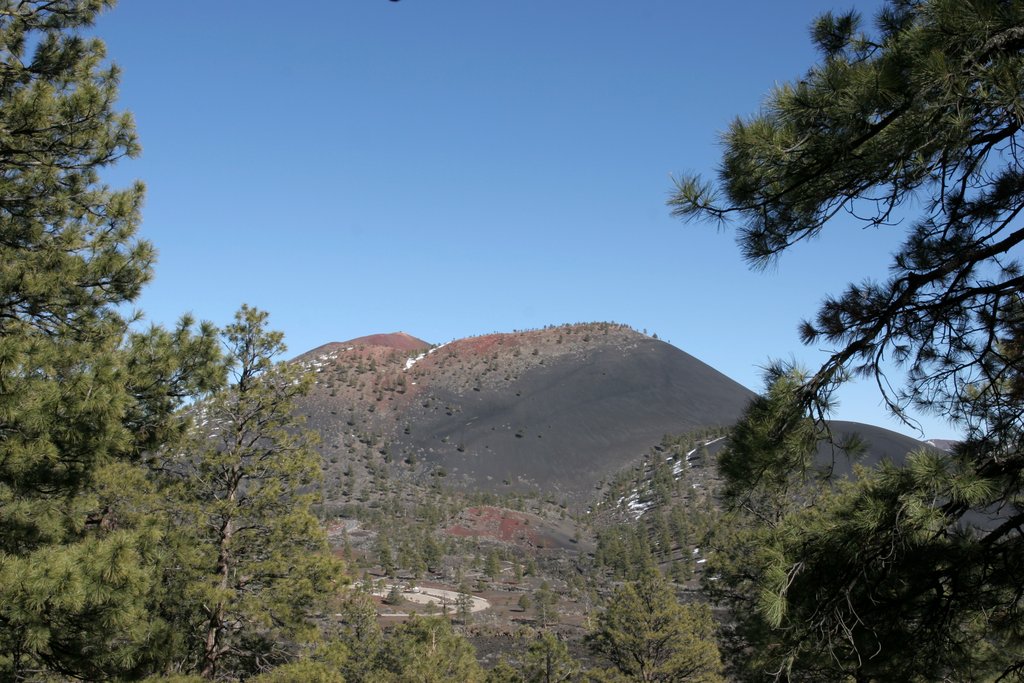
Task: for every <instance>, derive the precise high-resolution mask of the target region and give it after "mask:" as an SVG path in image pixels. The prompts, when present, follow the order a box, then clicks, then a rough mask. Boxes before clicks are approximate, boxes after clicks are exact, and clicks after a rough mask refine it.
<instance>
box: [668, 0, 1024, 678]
mask: <svg viewBox="0 0 1024 683" xmlns="http://www.w3.org/2000/svg"><path fill="white" fill-rule="evenodd" d="M1022 27H1024V2H1021V1H1020V0H976V1H973V2H961V1H959V0H922V1H921V2H907V1H905V0H890V1H889V2H887V3H886V4H885V6H884V7H883V8H882V9H881V11H880V12H879V14H878V16H877V20H876V29H875V31H874V32H873V33H871V32H869V31H865V30H863V29H862V22H861V18H860V16H859V15H858V14H857V13H856V12H847V13H843V14H838V15H836V14H827V15H825V16H823V17H822V18H820V19H819V20H818V21H817V22H816V23H815V24H814V26H813V29H812V36H813V39H814V42H815V44H816V46H817V47H818V49H819V50H820V52H821V54H822V60H821V62H820V63H819V64H818V65H816V66H814V67H813V68H811V69H810V70H809V71H808V72H807V74H806V75H805V76H804V77H803V78H802V79H800V80H799V81H798V82H795V83H789V84H784V85H781V86H779V87H777V88H776V89H775V90H774V91H773V92H772V94H771V95H770V97H769V99H768V101H767V104H766V105H765V107H764V108H763V111H762V113H761V114H759V115H757V116H755V117H752V118H750V119H746V120H737V121H736V122H735V123H733V124H732V126H731V127H730V129H729V132H728V134H727V135H726V136H725V141H724V144H725V153H724V157H723V162H722V167H721V168H722V170H721V175H720V182H719V183H718V185H717V186H716V185H715V184H712V183H708V182H705V181H702V180H700V179H699V178H687V179H684V180H683V181H682V182H681V183H680V184H679V188H678V194H677V195H676V196H675V197H674V199H673V200H672V203H673V205H674V206H675V210H676V212H677V213H678V214H679V215H682V216H699V217H704V218H711V219H712V220H715V221H719V222H729V221H732V220H736V221H737V222H739V244H740V248H741V249H742V251H743V253H744V255H745V256H746V257H747V258H748V259H749V260H750V261H751V262H752V263H753V264H754V265H755V266H758V267H761V266H764V265H767V264H769V263H772V262H773V261H774V260H775V259H776V258H777V257H778V256H779V255H780V254H782V253H783V252H784V251H786V250H787V249H789V248H790V247H792V246H793V245H795V244H796V243H797V242H800V241H801V240H805V239H809V238H812V237H814V236H815V235H817V234H819V233H820V232H821V231H822V230H825V229H827V228H828V225H829V223H830V221H831V219H832V218H833V217H835V216H837V215H840V214H843V215H846V216H847V218H848V220H852V221H859V222H860V223H861V224H862V225H863V226H864V227H866V228H872V229H879V230H893V229H902V230H904V232H905V241H904V243H903V245H902V247H901V248H900V249H898V250H897V251H896V253H894V254H893V255H892V258H891V262H890V276H889V277H888V279H886V280H884V281H864V282H861V283H857V284H853V285H850V286H849V287H848V289H847V290H846V291H845V292H843V293H842V294H840V295H837V296H831V297H828V298H826V299H825V301H824V303H823V304H822V306H821V308H820V309H819V311H818V314H817V316H816V317H815V319H814V320H813V321H809V322H806V323H804V324H803V326H802V328H801V332H802V336H803V339H804V341H805V342H806V343H808V344H814V345H821V344H823V343H827V344H830V345H832V347H833V351H832V354H831V356H830V358H829V359H828V360H827V361H826V362H825V363H824V365H823V366H822V367H821V368H819V369H818V370H816V371H814V372H812V373H807V374H802V373H800V372H797V371H794V370H793V369H792V368H787V367H785V366H781V365H777V366H775V367H773V368H771V369H770V370H769V372H768V391H767V392H766V395H765V396H764V397H763V398H762V399H760V400H758V401H756V402H755V403H754V404H753V405H752V406H751V408H750V410H749V411H748V413H747V415H746V417H745V418H744V419H743V420H742V421H741V422H740V424H739V426H738V427H737V428H736V430H735V431H734V433H733V438H732V440H731V441H732V443H731V447H730V454H729V455H728V456H726V457H725V458H724V459H723V461H722V472H723V474H724V475H725V478H726V485H727V489H728V493H729V496H730V500H731V501H732V502H733V503H734V504H735V507H736V508H737V509H745V510H747V511H748V512H749V513H750V514H749V516H748V517H747V518H746V519H745V520H744V521H743V522H742V524H744V525H745V528H746V529H747V530H748V531H749V535H748V536H746V537H745V539H744V540H743V543H742V545H743V546H744V547H746V548H747V549H748V553H747V555H746V564H745V566H744V567H742V568H739V569H738V571H736V572H735V573H732V574H731V576H725V577H723V578H727V579H730V578H731V580H730V581H729V582H728V583H730V584H731V586H732V587H733V588H734V590H735V592H734V597H735V598H737V599H741V600H745V604H746V609H743V610H741V611H739V612H738V615H740V616H743V617H744V618H746V617H747V616H749V617H750V619H749V620H748V621H749V623H748V624H747V626H748V628H747V629H746V632H747V633H749V634H760V635H759V636H757V637H758V638H759V640H758V642H757V643H756V645H757V646H758V647H756V648H754V649H755V651H756V652H757V653H759V654H760V655H761V657H760V660H761V661H759V662H758V663H757V668H756V669H755V670H754V672H753V675H754V676H758V675H760V676H763V675H764V674H765V672H766V671H767V672H770V673H774V674H775V675H776V676H777V677H779V678H790V679H800V678H801V677H810V678H815V677H817V678H816V679H821V678H832V679H838V678H840V677H842V676H852V677H855V678H856V679H857V680H872V679H873V680H939V679H942V680H988V679H992V678H997V677H1000V676H1001V677H1004V678H1006V677H1010V676H1019V675H1021V673H1024V647H1022V645H1021V640H1020V633H1021V632H1022V630H1024V611H1022V607H1024V604H1022V601H1021V600H1022V598H1021V595H1022V593H1021V586H1024V572H1022V568H1024V561H1022V560H1024V533H1022V529H1024V526H1022V524H1021V522H1022V521H1024V517H1022V513H1021V512H1020V499H1021V497H1022V495H1024V486H1022V482H1024V479H1022V477H1021V473H1022V472H1024V453H1022V449H1021V443H1022V437H1024V391H1022V386H1024V383H1022V381H1021V378H1022V376H1024V372H1022V371H1024V356H1022V354H1021V344H1020V340H1021V336H1022V335H1021V330H1022V320H1024V316H1022V309H1024V306H1022V303H1021V296H1022V293H1024V275H1022V273H1024V269H1022V265H1021V262H1020V255H1021V244H1022V243H1024V222H1022V212H1024V157H1022V156H1021V152H1022V149H1024V147H1022V143H1024V133H1022V125H1024V107H1022V102H1024V29H1022ZM843 227H844V228H845V227H847V226H843ZM894 366H896V367H900V368H902V369H903V370H905V374H904V377H903V381H901V382H897V381H895V378H894V377H891V376H890V377H887V376H886V372H887V369H891V368H892V367H894ZM890 374H891V373H890ZM851 376H861V377H869V378H872V379H874V380H876V381H877V383H878V386H879V387H880V389H881V390H882V396H883V398H884V400H885V401H886V403H887V404H888V405H889V407H890V408H891V409H892V411H893V412H894V413H895V414H896V415H898V416H901V417H904V418H905V419H909V418H907V416H906V410H907V409H908V408H911V407H915V408H918V409H923V410H926V411H931V412H933V413H935V414H937V415H940V416H943V417H945V418H947V419H949V420H950V422H951V423H952V424H953V425H954V426H955V427H956V428H957V429H959V430H961V433H962V434H964V436H965V437H966V438H965V440H964V442H963V443H962V444H960V446H959V447H958V448H957V450H956V452H955V453H954V454H952V455H949V456H946V455H936V454H934V453H919V454H916V455H913V456H912V457H910V458H909V459H908V460H907V461H906V462H905V463H903V464H900V465H893V464H886V465H883V466H880V467H879V468H877V470H875V471H872V472H864V473H862V477H861V479H860V481H858V482H857V483H855V484H849V485H844V486H842V487H840V488H839V489H838V490H836V491H835V492H834V493H833V494H831V495H830V494H827V493H819V492H817V491H816V487H815V486H814V482H813V480H812V478H809V477H807V476H805V475H807V474H808V473H813V472H814V468H813V467H812V458H813V454H814V453H815V450H816V446H817V444H818V443H819V442H820V441H821V440H822V439H825V438H828V436H829V435H828V433H827V425H826V423H824V421H823V418H824V417H826V416H827V414H828V411H829V407H830V405H831V395H832V392H833V390H834V389H835V388H836V387H837V386H838V385H840V384H842V383H843V382H845V381H846V380H847V379H848V378H849V377H851ZM794 492H795V493H797V494H798V495H797V496H796V497H794V496H792V495H790V494H791V493H794ZM755 608H756V609H755Z"/></svg>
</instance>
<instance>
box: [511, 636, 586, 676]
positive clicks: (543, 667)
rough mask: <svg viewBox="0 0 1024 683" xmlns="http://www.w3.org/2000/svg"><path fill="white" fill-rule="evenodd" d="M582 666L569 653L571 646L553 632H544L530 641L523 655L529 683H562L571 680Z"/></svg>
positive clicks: (524, 668) (524, 669) (523, 671)
mask: <svg viewBox="0 0 1024 683" xmlns="http://www.w3.org/2000/svg"><path fill="white" fill-rule="evenodd" d="M579 670H580V666H579V664H578V663H577V662H576V660H575V659H573V658H572V656H571V655H570V654H569V648H567V647H566V645H565V643H564V642H562V641H561V640H560V639H559V638H557V637H556V636H555V635H554V634H553V633H549V632H544V633H541V634H540V637H539V638H537V639H536V640H535V641H533V642H532V643H530V646H529V647H528V648H527V650H526V656H525V657H523V663H522V675H523V680H524V681H526V682H527V683H560V682H561V681H571V680H573V679H574V678H575V677H576V675H577V674H578V673H579Z"/></svg>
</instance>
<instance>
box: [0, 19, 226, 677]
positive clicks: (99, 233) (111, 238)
mask: <svg viewBox="0 0 1024 683" xmlns="http://www.w3.org/2000/svg"><path fill="white" fill-rule="evenodd" d="M111 4H112V2H107V1H102V0H92V1H90V2H81V1H72V0H56V1H46V2H43V1H42V0H38V1H33V0H26V1H19V2H13V0H0V44H2V45H3V46H4V49H3V51H2V52H0V130H2V131H3V133H2V135H0V678H3V679H5V680H19V679H22V678H24V677H25V676H26V675H27V672H30V671H31V672H35V675H45V673H44V672H47V671H49V672H57V673H59V674H61V675H65V676H73V677H79V678H86V679H93V680H96V679H103V678H107V677H110V676H118V675H138V673H139V672H142V671H145V670H146V667H148V666H153V665H154V664H153V660H152V657H159V656H160V655H159V650H160V645H161V644H162V643H163V641H164V639H165V637H167V635H168V630H167V624H166V622H165V621H163V619H162V618H161V617H160V616H159V614H158V610H157V609H156V605H155V604H154V599H155V596H159V595H160V594H161V590H160V585H161V576H162V572H161V567H160V563H161V560H162V558H163V557H164V553H163V549H162V533H163V532H162V529H161V526H160V525H159V524H154V523H151V522H150V521H147V520H146V519H143V518H142V517H140V516H138V515H136V514H135V513H134V512H133V511H132V510H127V509H119V508H118V507H117V505H116V503H117V501H115V500H113V498H111V497H110V496H107V495H106V494H105V493H104V491H107V492H109V491H110V489H109V487H108V486H106V484H107V483H109V482H110V481H111V478H112V477H113V476H115V475H121V474H123V475H124V476H126V477H128V478H129V479H133V478H138V475H140V473H141V470H140V469H139V463H140V461H141V459H142V458H143V456H144V454H146V453H148V452H151V450H152V449H153V447H154V446H156V445H158V444H160V443H163V442H165V441H168V440H171V439H173V438H176V437H177V436H179V435H180V433H181V423H180V421H179V420H178V419H177V418H176V417H175V416H174V414H173V413H174V411H175V409H176V408H178V407H179V406H180V405H181V401H182V400H183V399H185V398H187V397H188V396H191V395H194V394H195V393H197V392H198V391H201V390H205V389H208V388H209V387H211V386H213V385H214V384H215V383H216V381H217V377H216V375H217V372H216V363H213V361H214V360H215V359H216V355H217V353H216V347H215V345H214V344H211V342H212V341H213V339H212V332H211V329H210V328H209V327H203V328H201V329H200V330H199V332H198V333H196V332H195V330H194V329H193V326H192V324H191V321H189V320H187V319H186V320H184V321H183V322H182V324H181V325H180V326H179V328H178V329H176V330H174V331H173V332H168V331H164V330H150V331H149V332H138V333H133V334H129V325H130V324H131V322H132V321H131V320H130V319H127V318H126V317H124V315H123V311H125V310H127V309H128V304H130V303H131V302H132V301H133V300H134V299H135V298H136V297H137V296H138V294H139V292H140V290H141V287H142V286H143V285H144V284H145V283H146V282H147V281H148V280H149V278H150V276H151V264H152V262H153V258H154V252H153V249H152V247H151V246H150V245H149V244H148V243H146V242H144V241H141V240H138V239H137V238H136V237H135V234H136V231H137V229H138V225H139V221H140V213H139V209H140V206H141V203H142V196H143V187H142V185H141V183H136V184H135V185H133V186H132V187H130V188H128V189H124V190H112V189H110V188H108V187H106V186H105V185H103V184H101V183H100V181H99V172H100V171H101V170H102V169H104V168H105V167H108V166H110V165H111V164H114V163H115V162H116V161H117V160H119V159H121V158H123V157H130V156H134V155H135V154H137V153H138V151H139V145H138V142H137V140H136V137H135V131H134V125H133V122H132V118H131V116H130V115H129V114H126V113H120V112H117V111H116V110H115V109H114V103H115V101H116V98H117V84H118V70H117V68H116V67H113V66H105V65H104V63H103V62H104V59H105V50H104V46H103V44H102V42H101V41H99V40H97V39H94V38H86V37H83V36H82V35H81V34H80V33H81V32H82V31H85V30H87V29H88V28H89V27H90V26H91V25H92V24H93V22H94V20H95V18H96V16H97V14H98V13H99V12H100V11H102V10H103V9H105V8H107V7H109V6H110V5H111ZM209 367H213V368H214V370H213V372H212V374H211V373H208V372H207V370H206V368H209Z"/></svg>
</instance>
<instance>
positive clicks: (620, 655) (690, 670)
mask: <svg viewBox="0 0 1024 683" xmlns="http://www.w3.org/2000/svg"><path fill="white" fill-rule="evenodd" d="M589 642H590V647H591V649H592V650H593V652H594V653H595V654H598V655H600V656H602V657H604V658H605V659H607V660H608V661H609V662H611V664H612V665H613V667H614V671H617V672H618V673H620V674H622V675H624V676H627V677H628V678H629V679H630V680H637V681H652V682H653V681H659V682H667V681H701V682H703V683H717V682H719V681H722V680H723V679H722V677H721V670H722V663H721V657H720V656H719V653H718V647H717V645H716V644H715V641H714V622H712V620H711V610H710V609H708V607H707V606H706V605H699V604H693V605H682V604H679V602H678V601H677V600H676V596H675V594H674V593H673V591H672V588H671V587H670V586H669V585H668V584H667V583H666V582H665V580H664V578H662V576H661V574H659V573H658V572H657V571H655V570H648V571H647V572H645V573H644V574H643V575H642V576H641V577H640V579H639V580H638V581H636V582H634V583H629V584H626V585H624V586H622V587H621V588H619V589H617V590H616V591H615V594H614V595H613V596H612V598H611V600H610V601H609V602H608V605H607V607H606V609H605V611H604V613H602V614H601V615H600V616H599V617H598V624H597V629H596V630H595V631H594V633H593V634H591V636H590V638H589Z"/></svg>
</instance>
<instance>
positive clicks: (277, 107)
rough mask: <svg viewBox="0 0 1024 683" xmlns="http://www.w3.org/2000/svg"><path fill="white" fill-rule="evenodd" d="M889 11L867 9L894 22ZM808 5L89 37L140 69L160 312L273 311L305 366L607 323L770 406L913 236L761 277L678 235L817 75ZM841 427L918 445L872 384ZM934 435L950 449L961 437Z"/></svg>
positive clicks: (812, 7)
mask: <svg viewBox="0 0 1024 683" xmlns="http://www.w3.org/2000/svg"><path fill="white" fill-rule="evenodd" d="M876 4H877V3H875V2H871V3H859V4H858V5H857V6H858V8H859V9H862V10H863V11H864V12H865V14H867V15H871V14H873V10H874V7H875V5H876ZM846 8H848V5H838V6H835V5H831V4H829V3H827V2H818V1H810V0H806V1H803V2H798V1H781V2H740V3H698V2H683V1H682V0H560V1H559V2H552V1H551V0H505V1H504V2H499V1H497V0H489V1H484V0H444V1H442V0H402V1H401V2H388V1H387V0H338V1H336V2H329V1H326V0H320V1H314V2H308V3H301V4H291V3H283V2H279V1H278V2H266V1H264V0H250V1H248V2H238V1H236V2H206V1H203V2H200V1H198V0H179V1H176V2H146V1H142V0H122V2H121V3H120V5H119V6H117V7H116V8H115V9H114V10H113V11H112V12H109V13H107V14H105V15H103V16H102V17H101V19H100V22H99V24H98V25H97V27H96V33H97V34H98V35H99V36H100V37H102V38H103V39H104V40H105V41H106V42H107V46H108V51H109V55H110V58H111V59H112V60H113V61H115V62H117V63H118V64H119V65H120V66H121V67H122V69H123V82H122V88H121V106H122V107H124V108H126V109H129V110H131V111H132V112H133V113H134V114H135V116H136V119H137V124H138V130H139V135H140V138H141V142H142V145H143V149H144V152H143V154H142V156H141V158H139V159H137V160H133V161H130V162H127V163H122V164H120V165H119V166H118V167H117V168H116V169H115V170H114V171H113V172H112V173H110V174H108V178H109V180H110V181H111V182H112V183H113V184H124V183H125V182H127V181H129V180H131V179H134V178H140V179H142V180H143V181H145V182H146V184H147V186H148V194H147V202H146V208H145V220H144V224H143V230H142V234H143V236H144V237H146V238H147V239H149V240H151V241H153V242H154V243H155V244H156V246H157V248H158V250H159V253H160V260H159V262H158V264H157V269H156V280H155V281H154V283H153V284H152V285H150V286H149V287H148V288H147V290H146V291H145V293H144V295H143V297H142V298H141V301H140V302H139V305H140V307H141V308H142V309H143V310H144V311H145V313H146V315H147V318H148V319H149V320H151V321H154V322H160V323H166V324H170V323H172V322H173V321H174V320H175V319H176V318H177V317H178V316H179V315H180V314H181V313H183V312H186V311H191V312H193V313H194V314H195V315H197V316H198V317H200V318H204V319H209V320H212V321H214V322H216V323H224V322H227V321H229V320H230V318H231V316H232V313H233V311H234V310H235V309H236V308H237V307H238V306H239V305H240V304H241V303H243V302H245V303H250V304H253V305H256V306H259V307H261V308H265V309H267V310H269V311H270V312H271V319H272V323H273V325H274V326H275V327H277V328H278V329H281V330H283V331H284V332H285V334H286V338H287V341H288V344H289V347H290V349H291V351H292V352H293V353H295V354H297V353H300V352H303V351H305V350H308V349H309V348H312V347H315V346H318V345H320V344H322V343H325V342H329V341H341V340H345V339H349V338H353V337H357V336H361V335H364V334H371V333H376V332H391V331H397V330H402V331H406V332H409V333H410V334H413V335H416V336H418V337H421V338H423V339H425V340H427V341H430V342H435V343H440V342H444V341H448V340H451V339H454V338H459V337H463V336H468V335H473V334H481V333H487V332H495V331H511V330H513V329H525V328H535V327H541V326H544V325H547V324H558V323H564V322H583V321H598V320H610V321H616V322H621V323H626V324H629V325H631V326H633V327H635V328H637V329H640V330H644V329H646V330H648V331H649V332H652V333H657V334H658V335H659V337H661V338H662V339H666V340H669V341H670V342H671V343H673V344H674V345H676V346H678V347H680V348H682V349H683V350H685V351H687V352H689V353H691V354H693V355H694V356H696V357H698V358H700V359H701V360H703V361H705V362H707V363H709V364H710V365H712V366H714V367H715V368H717V369H719V370H720V371H722V372H724V373H725V374H727V375H729V376H730V377H732V378H733V379H735V380H737V381H739V382H741V383H742V384H744V385H746V386H748V387H751V388H753V389H759V388H760V373H761V370H760V368H761V366H763V365H764V364H765V363H766V362H767V361H768V359H769V358H795V359H797V360H799V361H801V362H804V363H805V364H807V365H813V364H814V363H815V362H817V361H820V360H821V357H822V356H821V354H820V352H818V351H817V350H815V349H807V348H804V347H802V346H801V345H800V343H799V341H798V339H797V334H796V327H797V324H798V322H799V320H800V319H801V318H802V317H805V316H809V315H811V314H813V312H814V310H815V308H816V305H817V303H818V302H819V301H820V299H821V298H822V296H823V295H824V294H825V293H827V292H833V293H835V292H838V291H839V290H840V289H841V288H842V287H843V285H844V284H845V283H847V282H848V281H850V280H860V279H863V278H864V277H870V276H874V277H879V276H884V275H885V272H886V271H885V268H886V263H887V256H888V254H889V252H890V251H891V250H892V249H894V248H895V246H896V245H897V244H898V242H899V239H900V235H899V233H898V231H890V232H881V233H879V232H864V231H862V230H860V229H858V228H855V227H853V226H836V228H835V229H834V230H832V231H831V232H830V234H828V235H827V236H826V237H824V238H823V239H820V240H818V241H816V242H814V243H812V244H808V245H805V246H802V247H800V248H799V249H797V250H795V251H794V252H793V253H791V254H789V255H787V256H786V257H785V258H784V259H783V260H782V261H781V263H780V264H779V266H778V267H777V268H776V269H774V270H770V271H768V272H751V271H749V270H748V269H747V267H746V265H745V264H744V263H743V262H742V260H741V259H740V256H739V254H738V251H737V249H736V246H735V243H734V241H733V236H732V235H731V234H730V233H718V232H716V230H715V229H714V228H713V227H712V226H709V225H684V224H682V223H680V222H678V221H676V220H674V219H673V218H671V216H670V215H669V211H668V209H667V208H666V206H665V200H666V199H667V197H668V195H669V192H670V190H671V187H672V184H671V177H672V176H673V175H679V174H681V173H685V172H688V171H700V172H703V173H713V172H714V169H715V166H716V162H717V158H718V154H719V149H718V146H717V140H718V135H719V133H720V131H722V130H723V129H724V128H725V127H726V126H727V125H728V123H729V121H730V120H731V119H732V118H733V117H735V116H737V115H746V114H750V113H753V112H756V110H757V108H758V107H759V105H760V103H761V101H762V99H763V97H764V95H765V94H766V93H767V92H768V90H769V89H770V87H771V86H772V85H773V84H774V83H776V82H781V81H786V80H791V79H793V78H796V77H799V76H800V75H801V74H802V73H803V72H804V71H805V70H806V68H807V67H808V66H810V65H811V64H812V63H813V61H814V60H815V59H816V54H815V53H814V51H813V49H812V48H811V45H810V41H809V40H808V37H807V36H808V31H807V28H808V26H809V24H810V22H811V20H812V19H813V18H814V16H816V15H817V14H819V13H820V12H821V11H823V10H826V9H846ZM840 400H841V401H842V404H841V407H840V409H839V411H838V414H837V417H839V418H842V419H851V420H859V421H864V422H871V423H875V424H880V425H883V426H888V427H890V428H895V429H899V430H900V431H905V432H906V431H907V430H906V429H902V428H899V427H898V425H896V423H895V422H893V421H890V420H888V419H887V418H886V417H885V415H884V412H883V411H882V409H881V407H880V405H879V400H878V395H877V393H876V392H875V390H874V389H873V388H872V387H870V386H858V387H852V388H850V389H848V390H846V391H844V392H843V393H842V394H841V396H840ZM924 425H925V428H924V431H925V435H926V436H928V437H945V436H952V434H951V433H950V430H949V428H948V427H946V426H945V425H944V424H943V423H942V422H941V421H940V420H933V419H929V420H926V421H925V423H924Z"/></svg>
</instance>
